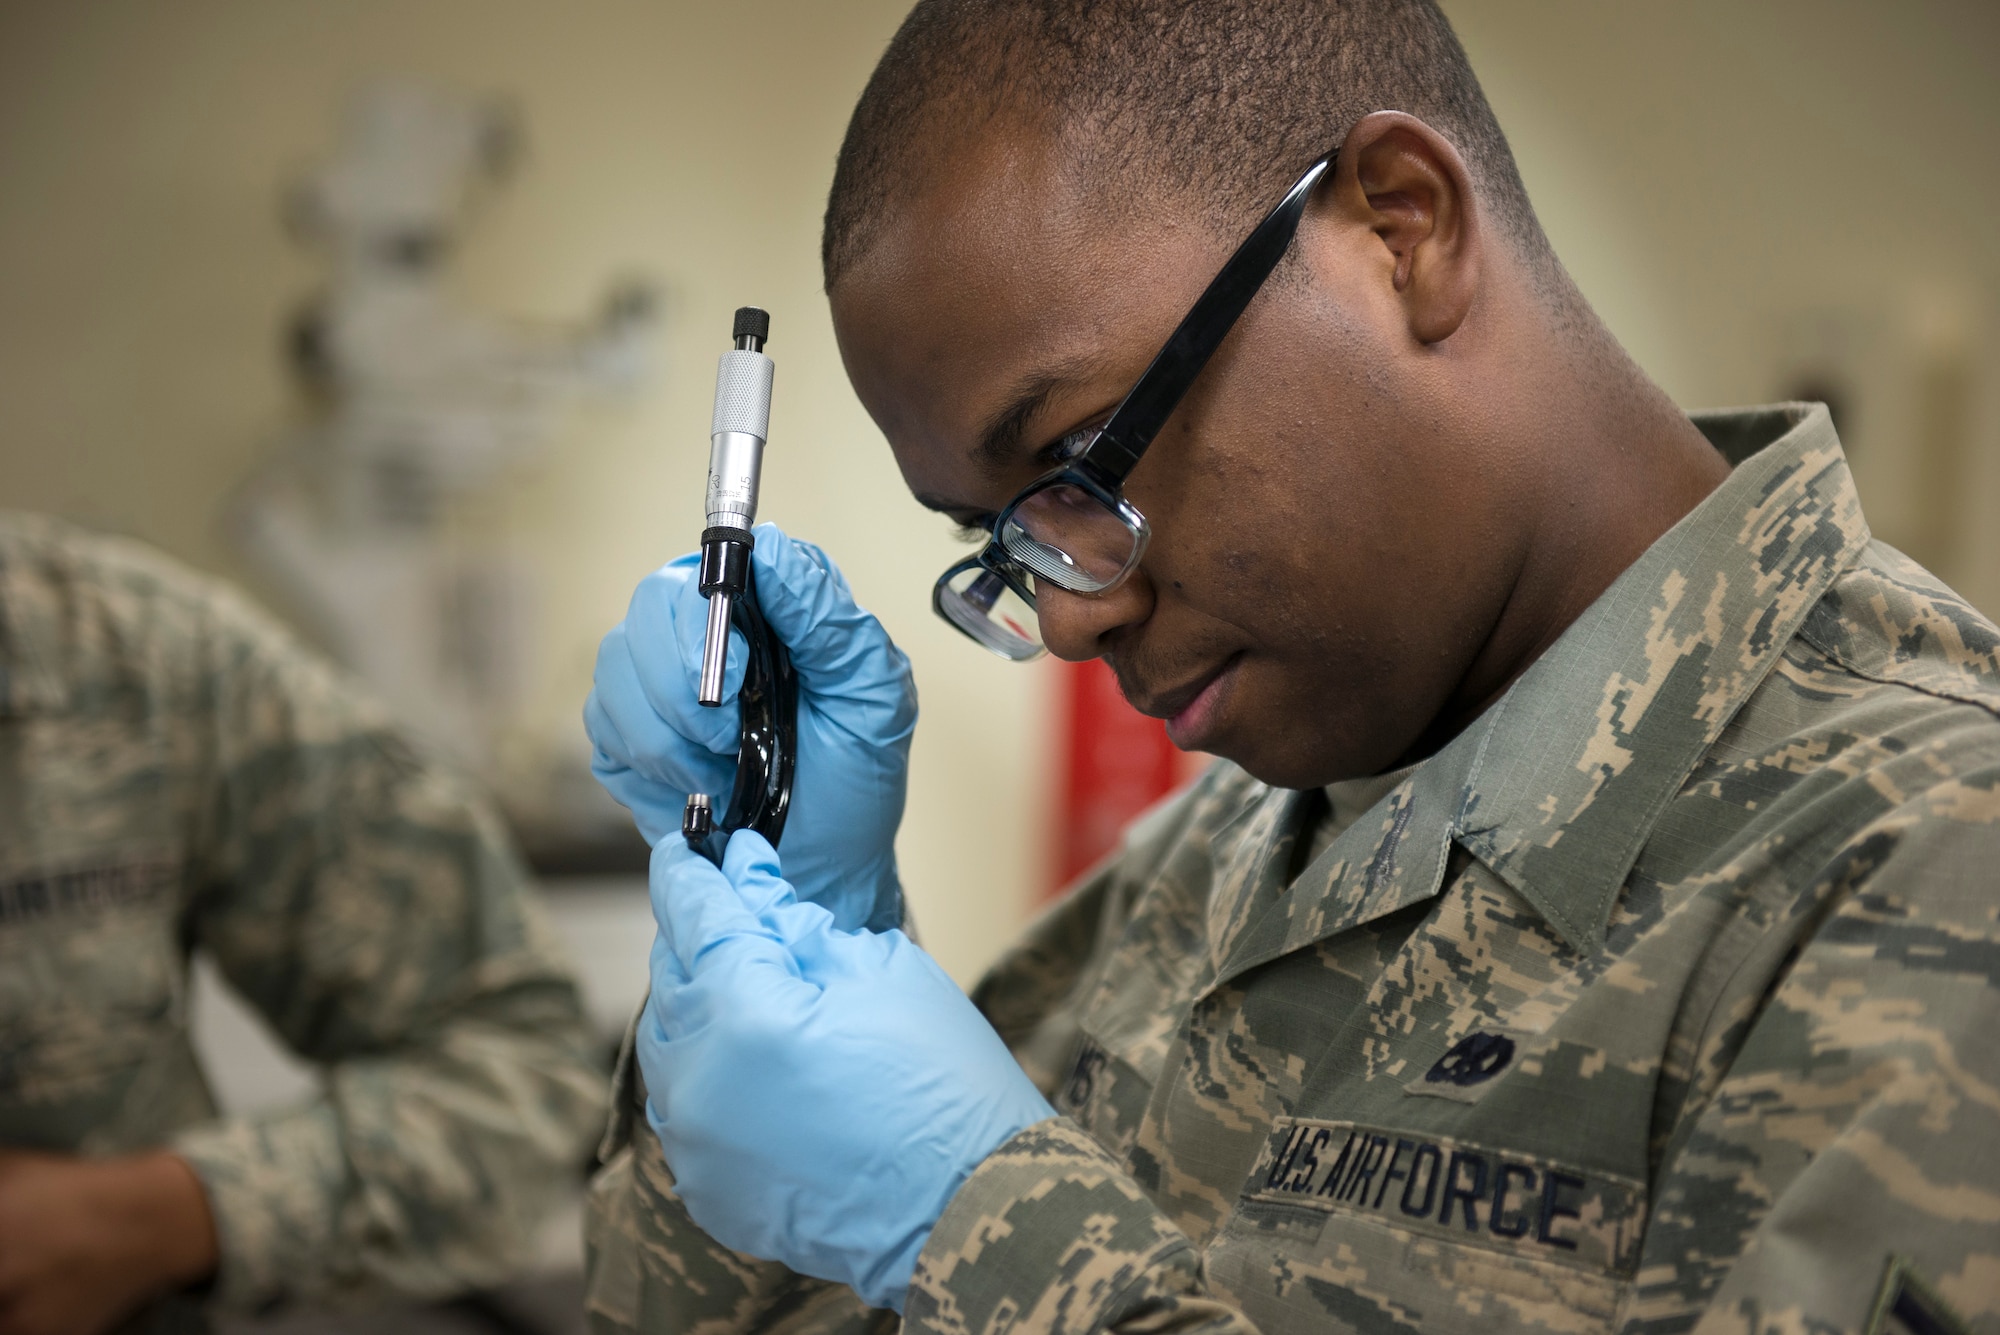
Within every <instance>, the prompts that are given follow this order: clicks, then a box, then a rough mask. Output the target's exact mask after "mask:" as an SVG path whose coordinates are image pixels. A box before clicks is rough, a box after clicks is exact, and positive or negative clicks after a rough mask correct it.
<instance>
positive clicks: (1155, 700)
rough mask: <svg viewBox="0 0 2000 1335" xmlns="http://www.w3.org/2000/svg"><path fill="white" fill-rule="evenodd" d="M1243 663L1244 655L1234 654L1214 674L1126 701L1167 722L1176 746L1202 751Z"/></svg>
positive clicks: (1170, 736)
mask: <svg viewBox="0 0 2000 1335" xmlns="http://www.w3.org/2000/svg"><path fill="white" fill-rule="evenodd" d="M1242 661H1243V655H1242V654H1240V653H1239V654H1231V655H1230V656H1229V657H1228V658H1226V659H1224V660H1223V661H1222V662H1221V663H1220V664H1218V665H1217V666H1216V667H1215V668H1214V669H1213V670H1212V671H1209V672H1207V673H1204V674H1203V675H1202V676H1199V677H1197V678H1195V679H1194V680H1193V681H1190V682H1188V683H1186V684H1185V685H1182V686H1177V687H1175V688H1174V689H1173V690H1170V691H1161V692H1158V693H1156V694H1154V695H1150V696H1145V697H1141V698H1137V699H1135V698H1134V697H1133V696H1132V695H1131V694H1127V696H1126V699H1128V700H1131V701H1132V705H1133V707H1134V708H1135V709H1137V710H1138V711H1139V712H1140V713H1142V714H1149V715H1151V716H1152V717H1154V718H1157V719H1165V720H1166V722H1167V736H1168V738H1169V739H1171V740H1172V742H1173V744H1174V745H1175V746H1178V747H1179V748H1180V749H1181V750H1183V751H1199V750H1201V749H1203V746H1202V744H1203V742H1204V741H1205V739H1206V738H1207V737H1208V735H1209V734H1210V733H1211V732H1213V731H1214V730H1215V725H1216V721H1217V718H1218V716H1219V715H1220V713H1221V712H1222V706H1223V703H1224V701H1225V700H1226V699H1227V698H1228V695H1229V689H1230V687H1231V686H1233V685H1234V684H1235V681H1236V667H1237V665H1238V664H1239V663H1241V662H1242Z"/></svg>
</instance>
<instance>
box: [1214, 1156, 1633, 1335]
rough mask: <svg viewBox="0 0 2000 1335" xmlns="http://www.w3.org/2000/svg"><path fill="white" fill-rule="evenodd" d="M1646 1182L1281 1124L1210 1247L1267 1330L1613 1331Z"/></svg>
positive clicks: (1428, 1334)
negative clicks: (1226, 1222) (1228, 1218)
mask: <svg viewBox="0 0 2000 1335" xmlns="http://www.w3.org/2000/svg"><path fill="white" fill-rule="evenodd" d="M1645 1215H1646V1193H1645V1188H1644V1186H1643V1184H1641V1183H1638V1182H1635V1181H1629V1180H1626V1179H1623V1178H1618V1177H1610V1176H1606V1175H1604V1174H1602V1173H1595V1172H1586V1171H1584V1170H1582V1169H1579V1168H1577V1167H1574V1166H1570V1165H1564V1164H1561V1163H1557V1162H1552V1161H1549V1160H1546V1159H1539V1158H1534V1157H1531V1156H1528V1155H1523V1154H1518V1153H1514V1152H1512V1151H1509V1150H1507V1149H1504V1148H1498V1147H1493V1146H1485V1145H1474V1144H1469V1143H1464V1142H1460V1141H1454V1140H1451V1139H1449V1138H1446V1137H1441V1136H1437V1135H1435V1134H1431V1133H1423V1132H1412V1131H1398V1130H1396V1129H1394V1128H1391V1127H1374V1126H1366V1125H1361V1124H1357V1123H1353V1122H1338V1121H1320V1120H1310V1119H1298V1118H1290V1117H1286V1118H1280V1119H1279V1120H1278V1122H1277V1123H1276V1125H1275V1126H1274V1127H1273V1129H1272V1132H1271V1135H1270V1137H1269V1139H1268V1141H1267V1143H1266V1145H1265V1147H1264V1150H1263V1152H1262V1154H1261V1155H1260V1156H1259V1157H1258V1160H1257V1163H1256V1165H1255V1167H1253V1168H1252V1170H1251V1172H1250V1175H1249V1177H1248V1179H1247V1180H1246V1181H1245V1182H1244V1184H1243V1189H1242V1192H1241V1194H1240V1196H1239V1198H1238V1201H1237V1205H1236V1209H1235V1211H1234V1213H1233V1214H1232V1216H1231V1218H1230V1221H1229V1223H1228V1225H1227V1226H1226V1227H1225V1228H1224V1230H1223V1231H1222V1233H1221V1234H1220V1235H1219V1236H1218V1237H1217V1238H1216V1239H1215V1241H1214V1243H1213V1244H1211V1247H1210V1249H1209V1257H1208V1271H1209V1274H1210V1276H1211V1278H1212V1279H1213V1280H1214V1282H1216V1283H1217V1284H1219V1285H1220V1286H1222V1287H1224V1288H1226V1289H1227V1290H1229V1291H1230V1292H1231V1293H1232V1294H1233V1295H1234V1296H1235V1297H1236V1298H1237V1299H1238V1301H1240V1302H1241V1303H1242V1304H1243V1306H1244V1308H1245V1310H1246V1311H1247V1312H1248V1313H1249V1314H1250V1315H1251V1317H1252V1318H1253V1319H1254V1320H1256V1322H1257V1323H1258V1325H1259V1327H1260V1328H1261V1329H1263V1330H1265V1331H1267V1332H1273V1333H1275V1332H1280V1331H1288V1330H1324V1329H1326V1328H1327V1325H1328V1323H1329V1322H1332V1323H1333V1324H1334V1326H1335V1328H1341V1327H1346V1328H1351V1329H1353V1330H1356V1331H1369V1332H1380V1331H1385V1330H1401V1329H1408V1330H1410V1331H1412V1332H1415V1331H1423V1332H1425V1335H1438V1333H1439V1332H1443V1333H1445V1335H1459V1333H1460V1332H1463V1333H1464V1335H1473V1333H1474V1332H1478V1335H1493V1332H1495V1331H1546V1332H1549V1333H1550V1335H1554V1333H1555V1332H1558V1331H1560V1332H1565V1333H1566V1335H1575V1333H1576V1332H1577V1331H1578V1330H1580V1329H1603V1328H1608V1326H1609V1324H1610V1322H1611V1320H1612V1318H1613V1317H1614V1315H1615V1313H1616V1310H1617V1306H1618V1302H1619V1299H1620V1297H1621V1296H1622V1293H1623V1291H1624V1287H1625V1282H1626V1277H1627V1276H1629V1274H1630V1271H1631V1267H1632V1265H1633V1263H1634V1262H1635V1261H1636V1259H1637V1256H1638V1250H1639V1245H1640V1241H1641V1238H1642V1235H1643V1232H1644V1226H1645Z"/></svg>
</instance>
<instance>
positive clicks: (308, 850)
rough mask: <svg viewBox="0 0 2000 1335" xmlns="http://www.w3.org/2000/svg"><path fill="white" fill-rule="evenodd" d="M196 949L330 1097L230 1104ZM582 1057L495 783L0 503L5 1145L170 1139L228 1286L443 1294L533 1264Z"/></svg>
mask: <svg viewBox="0 0 2000 1335" xmlns="http://www.w3.org/2000/svg"><path fill="white" fill-rule="evenodd" d="M197 948H199V949H201V950H203V951H205V952H207V953H208V954H209V955H211V956H212V957H213V958H214V960H215V962H216V964H217V965H218V966H219V968H220V969H221V972H222V973H223V974H224V975H225V976H226V977H227V978H228V979H229V980H230V982H231V983H232V984H234V986H235V987H236V988H237V989H238V990H239V991H240V992H241V993H242V994H243V996H245V997H246V998H247V999H248V1000H249V1001H250V1002H251V1004H253V1005H254V1006H255V1007H256V1008H257V1010H258V1011H259V1012H261V1013H262V1015H263V1016H264V1017H265V1019H267V1020H268V1021H269V1022H270V1023H271V1025H272V1027H273V1028H275V1029H276V1031H277V1032H278V1034H279V1036H280V1037H282V1038H283V1040H284V1041H285V1042H286V1044H288V1045H289V1046H290V1047H291V1048H292V1050H294V1051H295V1052H298V1053H300V1054H302V1055H303V1056H305V1057H307V1058H310V1059H311V1060H312V1061H314V1062H315V1063H317V1064H318V1065H319V1068H320V1076H321V1078H322V1081H323V1085H324V1088H323V1091H322V1093H321V1095H320V1096H319V1097H317V1098H313V1099H310V1100H308V1101H306V1102H304V1103H301V1104H300V1105H298V1106H296V1107H293V1108H288V1109H285V1110H283V1111H279V1112H271V1113H265V1114H261V1115H258V1116H254V1117H240V1118H235V1117H232V1118H218V1117H217V1115H216V1107H215V1104H214V1101H213V1099H212V1098H211V1096H210V1093H209V1089H208V1086H207V1083H206V1082H205V1081H204V1079H203V1077H202V1073H201V1070H200V1068H199V1066H198V1065H197V1063H196V1060H195V1055H194V1052H193V1050H192V1048H191V1047H190V1045H189V1038H188V1027H187V1023H188V1015H187V1000H188V990H187V989H188V958H189V952H190V951H191V950H193V949H197ZM594 1066H595V1063H594V1062H593V1061H592V1058H591V1054H590V1040H589V1036H588V1030H587V1026H586V1024H585V1021H584V1019H583V1014H582V1008H581V1005H580V1003H579V1000H578V997H577V993H576V990H575V986H574V984H573V982H572V980H571V978H570V975H569V973H568V970H567V968H566V967H565V965H564V964H563V962H562V959H561V952H560V950H559V949H558V948H557V945H556V943H555V941H554V940H553V938H552V936H551V933H550V929H549V928H548V926H547V925H546V923H545V922H544V921H543V919H542V916H541V914H540V912H539V911H538V910H537V909H536V907H535V905H534V904H533V902H532V901H531V899H530V898H529V894H528V888H527V884H526V881H525V877H524V874H523V871H522V868H521V867H520V865H519V863H518V862H517V861H516V860H515V858H514V856H513V854H512V853H511V852H510V851H509V848H508V844H507V839H506V836H505V835H504V833H503V831H502V829H501V827H500V825H499V823H498V822H497V820H496V819H495V817H494V815H493V813H492V812H491V811H490V810H489V809H488V808H487V807H486V806H485V805H483V804H482V803H481V802H479V801H478V800H476V799H474V798H473V797H472V796H471V795H470V794H469V793H468V792H467V791H466V789H465V788H464V787H463V786H462V785H461V784H460V783H459V782H458V781H457V780H456V779H454V778H452V777H450V776H448V775H447V774H445V773H444V772H442V771H441V770H440V768H439V767H438V766H436V765H434V764H431V763H429V762H427V761H426V760H425V759H424V758H422V757H421V756H419V755H418V754H416V753H415V752H414V751H412V750H411V748H410V747H409V746H408V744H406V743H405V742H404V741H403V740H402V739H401V738H400V737H399V736H398V735H397V734H396V732H395V731H393V730H392V729H391V728H390V727H389V726H388V724H387V723H386V722H385V720H384V719H383V717H382V715H381V714H379V713H378V712H376V711H375V710H374V709H372V708H371V707H370V706H368V705H366V704H364V703H362V702H361V700H360V699H359V698H358V697H357V694H356V692H355V690H354V688H353V686H352V685H351V683H349V682H348V681H346V680H344V679H343V678H342V677H341V676H339V675H338V674H336V673H335V672H334V671H333V670H332V669H331V668H329V667H328V666H327V665H325V664H324V663H323V662H322V661H321V660H319V659H318V658H316V657H314V656H313V655H311V654H309V653H307V652H305V651H304V650H303V649H302V648H301V647H300V646H299V645H298V644H297V643H296V642H294V641H293V640H292V639H291V638H290V637H288V636H287V635H285V634H284V633H283V632H281V631H280V630H278V629H277V628H276V627H275V626H274V625H273V624H272V623H271V622H270V621H269V620H268V619H267V618H265V617H264V616H262V615H260V614H259V613H257V612H256V611H254V610H253V609H252V608H251V607H250V606H248V605H247V604H246V603H245V602H244V601H242V600H241V599H240V598H238V597H236V596H234V595H232V594H230V593H229V592H227V591H226V590H224V589H221V588H218V587H216V586H214V585H211V584H209V583H206V582H204V581H201V580H198V579H196V578H195V577H193V576H192V575H190V574H189V573H187V572H186V571H184V570H181V569H179V568H177V567H175V566H173V565H172V564H170V563H168V562H167V561H165V560H163V559H161V558H159V557H157V556H155V555H153V554H151V553H148V552H146V551H145V550H143V549H140V548H137V547H135V546H133V545H131V544H127V543H122V542H117V541H114V540H110V539H103V538H96V537H91V536H88V535H85V534H82V533H79V532H77V531H75V530H73V529H69V528H66V527H64V526H62V525H60V524H56V523H54V522H51V521H48V520H41V519H34V518H29V517H26V516H19V515H14V516H0V1145H6V1146H11V1147H16V1148H32V1149H43V1150H51V1151H63V1152H77V1153H83V1154H111V1153H118V1152H124V1151H132V1150H138V1149H142V1148H146V1147H152V1146H162V1145H164V1146H168V1147H171V1148H172V1149H174V1150H175V1151H177V1152H178V1153H180V1154H181V1155H182V1156H184V1157H185V1158H186V1159H187V1160H188V1161H189V1162H190V1163H191V1164H192V1165H193V1166H194V1169H195V1171H196V1173H197V1174H198V1175H199V1176H200V1178H201V1181H202V1183H203V1185H204V1186H205V1187H206V1188H207V1192H208V1197H209V1202H210V1204H211V1206H212V1207H213V1210H214V1215H215V1219H216V1223H217V1227H218V1230H219V1232H220V1241H221V1249H222V1261H221V1267H220V1271H219V1273H218V1275H217V1277H216V1280H215V1284H214V1288H213V1299H214V1300H215V1301H217V1302H219V1303H222V1304H226V1305H228V1306H232V1307H239V1308H240V1307H261V1306H264V1305H267V1304H270V1303H273V1302H276V1301H279V1300H282V1299H287V1298H315V1299H326V1298H345V1297H350V1296H361V1295H367V1294H370V1293H379V1292H385V1291H393V1292H397V1293H403V1294H419V1295H430V1294H441V1293H445V1292H448V1291H452V1290H457V1289H462V1288H464V1287H465V1286H467V1285H474V1284H481V1283H487V1282H491V1281H494V1280H497V1279H499V1278H501V1277H503V1276H505V1275H506V1274H507V1273H508V1270H509V1267H510V1266H511V1265H514V1264H516V1263H517V1262H518V1261H519V1259H520V1257H521V1256H522V1254H523V1252H524V1249H525V1247H526V1245H527V1244H528V1243H529V1242H530V1240H531V1238H532V1235H533V1231H534V1228H535V1226H536V1225H537V1224H538V1223H539V1222H540V1217H541V1215H542V1214H543V1213H544V1212H546V1210H547V1209H548V1208H549V1207H550V1206H551V1204H552V1203H553V1198H554V1196H555V1194H556V1193H557V1191H558V1190H559V1189H560V1187H561V1185H562V1184H563V1183H564V1182H565V1181H567V1180H569V1178H570V1175H571V1174H573V1173H575V1172H576V1171H577V1170H578V1168H579V1166H580V1165H581V1164H582V1162H583V1161H584V1158H585V1157H586V1156H587V1154H588V1152H589V1148H590V1138H591V1136H592V1135H593V1134H594V1132H595V1131H596V1130H597V1129H598V1128H600V1127H601V1126H602V1116H603V1107H604V1103H603V1092H602V1078H601V1076H599V1075H598V1074H597V1073H596V1071H595V1069H594ZM171 1306H172V1305H170V1307H171ZM184 1317H185V1313H184V1312H183V1314H182V1316H181V1317H174V1316H172V1313H171V1311H170V1310H168V1309H162V1310H161V1311H159V1312H156V1313H155V1316H154V1318H153V1319H154V1320H155V1322H156V1323H157V1324H160V1325H161V1326H162V1327H163V1328H164V1326H165V1325H166V1324H168V1323H169V1322H170V1321H172V1322H176V1323H178V1322H180V1321H182V1320H184Z"/></svg>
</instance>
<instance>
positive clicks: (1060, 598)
mask: <svg viewBox="0 0 2000 1335" xmlns="http://www.w3.org/2000/svg"><path fill="white" fill-rule="evenodd" d="M1035 613H1036V616H1037V617H1038V618H1039V619H1040V621H1041V626H1042V643H1043V644H1045V645H1047V646H1048V648H1049V652H1050V653H1052V654H1054V655H1055V656H1056V657H1057V658H1061V659H1065V660H1067V661H1069V662H1071V663H1083V662H1088V661H1089V660H1090V659H1093V658H1101V657H1103V655H1104V651H1105V649H1106V648H1108V647H1109V645H1108V639H1109V637H1110V636H1111V635H1112V634H1113V633H1114V632H1116V631H1119V630H1122V629H1124V628H1125V627H1127V626H1136V625H1138V624H1139V623H1140V622H1142V621H1144V620H1145V619H1146V618H1147V617H1149V616H1151V615H1152V614H1153V586H1152V584H1151V583H1150V582H1148V581H1147V579H1146V575H1145V572H1144V571H1143V570H1135V571H1133V572H1132V573H1131V574H1130V575H1129V576H1127V577H1126V579H1125V582H1124V583H1122V584H1120V585H1119V586H1118V587H1117V588H1115V589H1112V590H1110V591H1109V592H1106V593H1099V594H1081V593H1070V592H1069V591H1067V590H1065V589H1058V588H1055V587H1054V586H1052V585H1049V584H1043V585H1042V586H1041V587H1040V588H1038V589H1036V590H1035Z"/></svg>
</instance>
